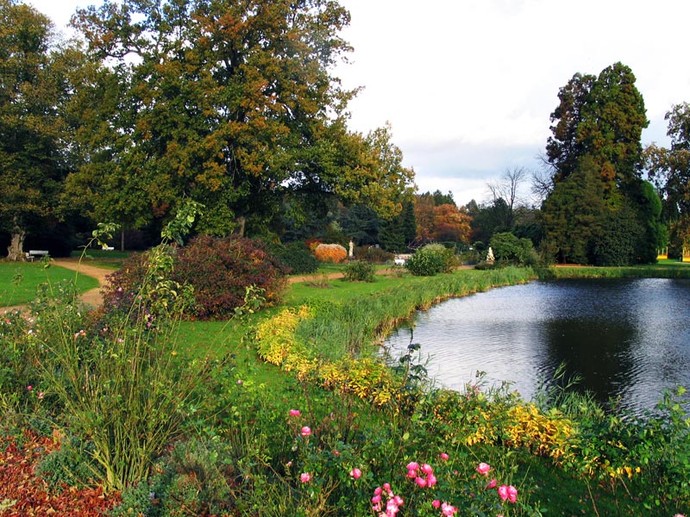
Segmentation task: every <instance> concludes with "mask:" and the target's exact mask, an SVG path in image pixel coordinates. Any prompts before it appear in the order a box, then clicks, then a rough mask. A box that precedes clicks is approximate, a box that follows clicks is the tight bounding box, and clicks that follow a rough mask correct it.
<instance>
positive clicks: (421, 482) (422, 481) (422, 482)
mask: <svg viewBox="0 0 690 517" xmlns="http://www.w3.org/2000/svg"><path fill="white" fill-rule="evenodd" d="M414 482H415V483H417V486H419V487H420V488H425V487H426V479H424V478H423V477H418V478H415V480H414Z"/></svg>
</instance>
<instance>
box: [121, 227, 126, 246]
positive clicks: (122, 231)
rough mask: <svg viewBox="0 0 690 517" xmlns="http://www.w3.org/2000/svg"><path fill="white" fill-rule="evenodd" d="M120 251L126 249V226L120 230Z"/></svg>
mask: <svg viewBox="0 0 690 517" xmlns="http://www.w3.org/2000/svg"><path fill="white" fill-rule="evenodd" d="M120 251H125V228H124V227H122V230H120Z"/></svg>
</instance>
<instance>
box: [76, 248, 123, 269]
mask: <svg viewBox="0 0 690 517" xmlns="http://www.w3.org/2000/svg"><path fill="white" fill-rule="evenodd" d="M131 254H132V252H131V251H117V250H112V251H107V250H99V249H92V250H87V251H86V253H84V251H83V250H74V251H73V252H72V254H71V255H70V256H71V257H72V258H82V255H83V258H82V260H83V262H84V264H87V265H90V266H95V267H101V268H103V269H111V270H113V271H115V270H118V269H120V268H121V267H122V263H123V262H124V261H125V259H126V258H127V257H129V256H130V255H131Z"/></svg>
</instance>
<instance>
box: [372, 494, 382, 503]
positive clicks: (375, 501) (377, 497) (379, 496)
mask: <svg viewBox="0 0 690 517" xmlns="http://www.w3.org/2000/svg"><path fill="white" fill-rule="evenodd" d="M380 502H381V494H376V495H375V496H374V497H372V498H371V503H372V504H379V503H380Z"/></svg>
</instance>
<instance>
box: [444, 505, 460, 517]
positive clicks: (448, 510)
mask: <svg viewBox="0 0 690 517" xmlns="http://www.w3.org/2000/svg"><path fill="white" fill-rule="evenodd" d="M456 513H458V509H457V508H455V506H451V505H449V504H448V503H443V504H442V505H441V515H443V516H444V517H451V516H452V515H455V514H456Z"/></svg>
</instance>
